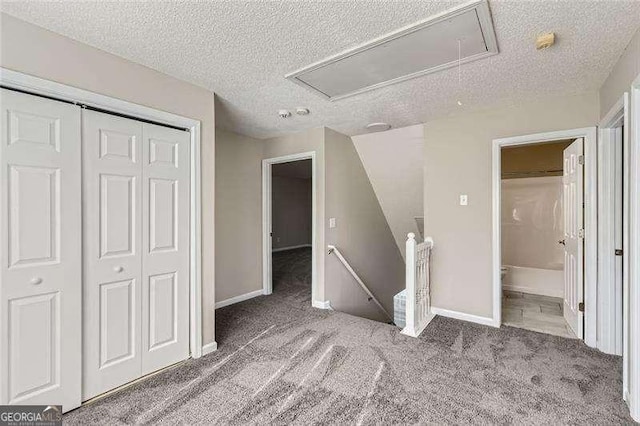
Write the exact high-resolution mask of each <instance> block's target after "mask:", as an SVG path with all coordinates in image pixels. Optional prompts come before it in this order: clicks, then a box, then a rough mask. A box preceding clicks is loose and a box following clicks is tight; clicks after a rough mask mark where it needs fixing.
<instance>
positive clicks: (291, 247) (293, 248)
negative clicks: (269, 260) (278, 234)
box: [271, 244, 313, 253]
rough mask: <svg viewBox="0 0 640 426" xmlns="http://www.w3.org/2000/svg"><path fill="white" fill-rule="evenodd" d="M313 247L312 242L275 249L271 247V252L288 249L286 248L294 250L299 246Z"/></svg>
mask: <svg viewBox="0 0 640 426" xmlns="http://www.w3.org/2000/svg"><path fill="white" fill-rule="evenodd" d="M311 247H313V245H312V244H300V245H297V246H289V247H280V248H277V249H271V253H277V252H279V251H288V250H295V249H299V248H311Z"/></svg>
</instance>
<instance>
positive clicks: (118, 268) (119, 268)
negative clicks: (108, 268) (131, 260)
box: [113, 266, 124, 273]
mask: <svg viewBox="0 0 640 426" xmlns="http://www.w3.org/2000/svg"><path fill="white" fill-rule="evenodd" d="M113 270H114V271H115V272H118V273H120V272H122V271H124V268H123V267H122V266H114V267H113Z"/></svg>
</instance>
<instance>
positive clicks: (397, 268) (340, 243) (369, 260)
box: [325, 129, 405, 320]
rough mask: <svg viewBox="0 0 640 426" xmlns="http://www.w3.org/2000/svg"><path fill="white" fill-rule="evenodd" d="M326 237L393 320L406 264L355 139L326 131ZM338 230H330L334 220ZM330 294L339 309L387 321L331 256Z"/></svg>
mask: <svg viewBox="0 0 640 426" xmlns="http://www.w3.org/2000/svg"><path fill="white" fill-rule="evenodd" d="M325 161H326V175H325V176H326V178H325V185H326V187H325V194H326V198H325V215H326V221H325V235H326V241H327V244H331V245H335V246H336V247H338V249H339V250H340V251H341V252H342V254H343V255H344V257H345V258H346V259H347V261H348V262H349V263H350V264H351V266H352V267H353V269H354V270H355V271H356V272H357V273H358V275H359V276H360V278H361V279H362V280H363V281H364V283H365V284H366V285H367V286H368V287H369V288H370V290H371V291H372V292H373V294H374V295H376V297H377V298H378V299H379V300H380V302H381V303H382V305H383V306H385V308H386V309H387V311H388V312H389V313H391V315H393V296H394V295H395V294H396V293H398V292H399V291H401V290H402V289H403V288H404V286H405V282H404V269H405V265H404V261H403V259H402V256H401V254H400V251H399V250H398V246H397V245H396V242H395V239H394V238H393V234H392V233H391V229H390V228H389V225H388V224H387V221H386V219H385V216H384V213H383V212H382V208H381V207H380V204H379V203H378V199H377V198H376V194H375V192H374V191H373V187H372V186H371V182H370V181H369V178H368V177H367V173H366V171H365V169H364V166H363V165H362V162H361V161H360V157H359V156H358V153H357V152H356V149H355V146H354V144H353V142H352V141H351V138H349V137H348V136H345V135H343V134H341V133H338V132H335V131H333V130H331V129H326V130H325ZM332 217H333V218H336V227H335V228H333V229H332V228H329V224H328V221H329V218H332ZM325 290H326V294H327V298H328V299H329V300H330V301H331V305H332V306H333V308H334V309H336V310H339V311H343V312H347V313H351V314H354V315H358V316H363V317H366V318H372V319H378V320H385V317H384V315H383V314H381V312H380V311H379V309H378V308H377V307H376V306H375V304H374V303H373V302H368V301H367V297H366V294H365V293H364V292H363V291H362V290H361V289H360V287H359V286H358V284H357V282H356V281H355V280H354V279H353V278H352V277H351V275H349V273H348V272H347V271H346V269H345V268H344V266H343V265H342V264H341V263H340V261H339V260H338V259H337V258H336V257H335V255H333V254H327V259H326V269H325Z"/></svg>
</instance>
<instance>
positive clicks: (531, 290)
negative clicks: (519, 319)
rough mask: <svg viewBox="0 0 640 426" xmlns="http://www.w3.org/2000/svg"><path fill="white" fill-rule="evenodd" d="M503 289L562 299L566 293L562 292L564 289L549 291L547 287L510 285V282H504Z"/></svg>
mask: <svg viewBox="0 0 640 426" xmlns="http://www.w3.org/2000/svg"><path fill="white" fill-rule="evenodd" d="M502 289H503V290H507V291H517V292H519V293H527V294H536V295H538V296H549V297H558V298H560V299H562V298H564V293H563V292H562V289H561V291H560V292H557V291H547V290H546V289H540V288H537V287H526V286H519V285H510V284H502Z"/></svg>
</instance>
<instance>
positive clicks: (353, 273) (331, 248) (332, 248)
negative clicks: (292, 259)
mask: <svg viewBox="0 0 640 426" xmlns="http://www.w3.org/2000/svg"><path fill="white" fill-rule="evenodd" d="M327 248H328V249H329V254H331V253H334V254H335V255H336V257H337V258H338V259H339V260H340V262H342V264H343V265H344V267H345V268H347V271H349V273H350V274H351V276H352V277H353V278H354V279H355V280H356V282H357V283H358V284H359V285H360V287H362V289H363V290H364V292H365V293H367V296H368V298H369V301H371V300H373V302H374V303H375V304H376V305H378V308H380V310H381V311H382V312H384V314H385V315H386V316H387V318H389V321H391V322H393V317H392V316H391V315H390V314H389V312H387V310H386V309H385V308H384V306H382V304H381V303H380V301H378V299H377V298H376V297H375V296H374V295H373V293H371V290H369V288H368V287H367V286H366V285H365V283H364V282H363V281H362V280H361V279H360V277H359V276H358V274H356V271H354V270H353V268H352V267H351V265H349V262H347V259H345V258H344V256H343V255H342V253H340V250H338V248H337V247H336V246H332V245H329V246H327Z"/></svg>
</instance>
